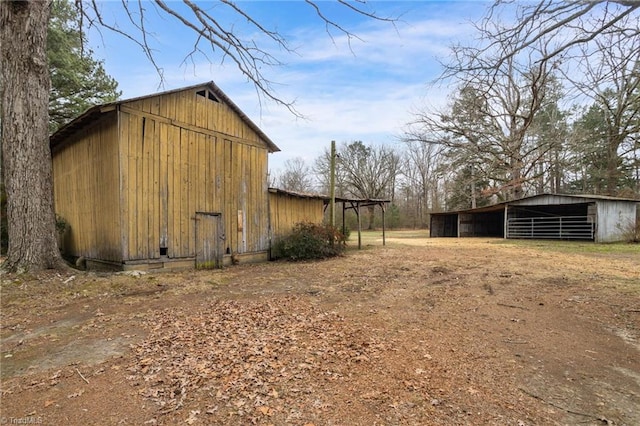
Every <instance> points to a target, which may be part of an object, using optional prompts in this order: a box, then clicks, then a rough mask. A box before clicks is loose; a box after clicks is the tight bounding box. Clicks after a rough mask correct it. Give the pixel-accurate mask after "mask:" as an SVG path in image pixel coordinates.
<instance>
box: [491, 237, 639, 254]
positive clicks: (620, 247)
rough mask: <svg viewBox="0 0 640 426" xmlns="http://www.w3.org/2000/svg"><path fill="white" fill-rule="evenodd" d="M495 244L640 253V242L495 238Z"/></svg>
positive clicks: (591, 251)
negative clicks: (600, 242)
mask: <svg viewBox="0 0 640 426" xmlns="http://www.w3.org/2000/svg"><path fill="white" fill-rule="evenodd" d="M493 244H502V245H509V246H514V247H529V248H536V249H540V250H545V251H547V250H551V251H556V252H560V253H576V254H638V255H640V244H629V243H603V244H596V243H593V242H589V241H560V240H511V239H509V240H504V239H503V240H495V241H494V242H493Z"/></svg>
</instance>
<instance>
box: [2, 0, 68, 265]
mask: <svg viewBox="0 0 640 426" xmlns="http://www.w3.org/2000/svg"><path fill="white" fill-rule="evenodd" d="M50 6H51V4H50V2H49V1H40V0H34V1H5V0H3V1H0V70H2V76H1V77H0V78H1V81H0V101H1V102H2V116H1V120H2V121H1V123H2V166H3V171H4V179H5V188H6V191H7V219H8V223H9V249H8V253H7V259H6V261H5V263H4V265H3V267H4V268H6V269H9V270H14V271H24V270H29V271H35V270H40V269H46V268H57V267H61V266H62V265H63V262H62V259H61V257H60V252H59V251H58V247H57V240H56V228H55V213H54V209H53V190H52V178H51V169H52V166H51V151H50V149H49V129H48V125H49V113H48V104H49V86H50V82H49V68H48V65H47V51H46V47H47V24H48V20H49V13H50Z"/></svg>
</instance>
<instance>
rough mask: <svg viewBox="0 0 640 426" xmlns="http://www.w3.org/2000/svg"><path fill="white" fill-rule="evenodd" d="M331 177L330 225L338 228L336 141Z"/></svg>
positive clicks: (332, 153)
mask: <svg viewBox="0 0 640 426" xmlns="http://www.w3.org/2000/svg"><path fill="white" fill-rule="evenodd" d="M330 169H331V170H330V172H329V173H331V176H330V177H329V196H330V197H331V199H330V203H329V225H331V227H332V228H335V227H336V141H331V167H330Z"/></svg>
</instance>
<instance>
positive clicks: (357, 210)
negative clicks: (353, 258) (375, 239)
mask: <svg viewBox="0 0 640 426" xmlns="http://www.w3.org/2000/svg"><path fill="white" fill-rule="evenodd" d="M356 216H358V250H360V249H361V248H362V219H361V218H360V201H358V202H356Z"/></svg>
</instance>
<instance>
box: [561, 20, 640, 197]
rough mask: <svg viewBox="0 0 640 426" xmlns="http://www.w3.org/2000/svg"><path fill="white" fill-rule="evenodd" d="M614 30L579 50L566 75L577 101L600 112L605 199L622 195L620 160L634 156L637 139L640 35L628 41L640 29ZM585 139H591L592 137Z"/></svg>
mask: <svg viewBox="0 0 640 426" xmlns="http://www.w3.org/2000/svg"><path fill="white" fill-rule="evenodd" d="M618 24H619V26H613V27H612V28H611V32H609V33H607V34H603V35H601V37H599V38H598V39H597V40H595V41H594V43H593V45H592V46H589V47H586V46H583V49H582V56H581V59H580V61H579V62H578V63H577V66H576V67H574V69H573V70H572V72H570V73H566V74H565V78H566V79H567V80H568V81H570V82H571V83H572V85H573V87H575V88H576V89H577V90H578V91H579V93H580V95H582V96H585V97H587V99H590V100H592V102H593V103H594V105H595V106H596V108H597V110H598V111H600V114H601V122H600V124H601V126H602V129H601V131H602V132H603V135H602V136H603V139H604V140H602V141H601V142H602V145H603V146H602V147H603V149H602V150H601V152H600V155H601V156H603V158H602V160H603V165H604V170H603V172H604V176H603V178H604V179H603V183H604V188H602V189H603V190H604V193H605V194H608V195H616V194H617V192H618V190H619V189H620V188H619V183H620V178H621V176H622V174H623V170H622V166H623V163H624V160H625V159H627V157H631V156H633V155H634V154H635V150H636V149H637V147H636V143H637V140H638V136H639V135H640V59H639V58H640V34H638V36H636V37H628V36H627V35H626V32H627V31H628V29H629V28H633V26H634V25H635V27H636V30H637V28H638V27H640V24H639V23H638V21H637V20H634V21H633V22H630V21H628V20H626V19H625V20H621V21H620V22H619V23H618ZM590 113H591V114H593V113H595V110H594V109H591V111H590ZM586 136H587V137H588V138H592V137H593V134H590V135H586ZM576 142H577V143H578V148H579V146H580V145H584V146H585V148H587V149H591V148H592V144H588V143H587V141H586V140H585V141H584V144H580V141H576ZM579 151H580V150H579ZM629 159H630V158H629Z"/></svg>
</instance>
